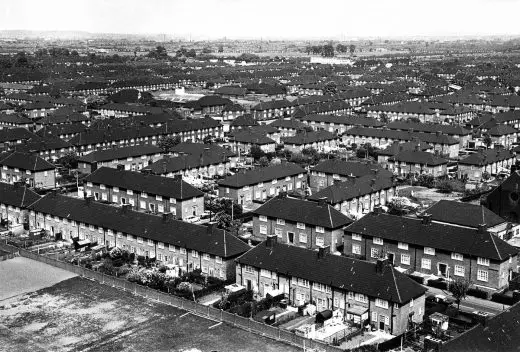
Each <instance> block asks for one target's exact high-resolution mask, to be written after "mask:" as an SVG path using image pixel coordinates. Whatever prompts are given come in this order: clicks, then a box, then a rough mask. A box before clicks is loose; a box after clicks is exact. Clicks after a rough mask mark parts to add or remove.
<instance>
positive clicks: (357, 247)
mask: <svg viewBox="0 0 520 352" xmlns="http://www.w3.org/2000/svg"><path fill="white" fill-rule="evenodd" d="M352 254H361V246H360V245H359V244H353V245H352Z"/></svg>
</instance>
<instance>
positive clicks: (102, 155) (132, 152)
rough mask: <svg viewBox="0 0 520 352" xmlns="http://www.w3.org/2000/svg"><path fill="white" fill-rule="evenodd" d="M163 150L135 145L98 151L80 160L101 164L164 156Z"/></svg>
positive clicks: (150, 146) (147, 145) (144, 145)
mask: <svg viewBox="0 0 520 352" xmlns="http://www.w3.org/2000/svg"><path fill="white" fill-rule="evenodd" d="M162 153H163V151H162V149H161V148H159V147H156V146H154V145H150V144H143V145H135V146H130V147H121V148H114V149H104V150H97V151H93V152H91V153H88V154H86V155H83V156H82V157H81V158H79V161H82V162H88V163H92V162H100V161H109V160H118V159H126V158H129V157H135V156H141V155H151V154H162Z"/></svg>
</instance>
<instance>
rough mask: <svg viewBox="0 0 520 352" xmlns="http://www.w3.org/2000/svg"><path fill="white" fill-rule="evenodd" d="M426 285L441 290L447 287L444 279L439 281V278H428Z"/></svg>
mask: <svg viewBox="0 0 520 352" xmlns="http://www.w3.org/2000/svg"><path fill="white" fill-rule="evenodd" d="M428 286H430V287H435V288H439V289H441V290H447V289H448V284H447V283H446V282H445V281H440V280H428Z"/></svg>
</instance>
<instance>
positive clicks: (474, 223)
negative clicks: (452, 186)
mask: <svg viewBox="0 0 520 352" xmlns="http://www.w3.org/2000/svg"><path fill="white" fill-rule="evenodd" d="M425 212H426V213H428V214H430V215H431V216H432V220H435V221H439V222H444V223H448V224H454V225H460V226H467V227H473V228H477V227H478V225H480V224H486V225H487V226H488V227H493V226H496V225H499V224H503V223H505V222H506V220H504V219H502V218H501V217H500V216H498V215H497V214H495V213H493V212H492V211H491V210H489V209H487V208H486V207H484V206H482V205H476V204H470V203H462V202H456V201H452V200H445V199H443V200H440V201H438V202H437V203H435V204H433V205H432V206H431V207H429V208H428V209H426V210H425Z"/></svg>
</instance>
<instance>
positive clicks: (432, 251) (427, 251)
mask: <svg viewBox="0 0 520 352" xmlns="http://www.w3.org/2000/svg"><path fill="white" fill-rule="evenodd" d="M424 254H428V255H435V248H431V247H424Z"/></svg>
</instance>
